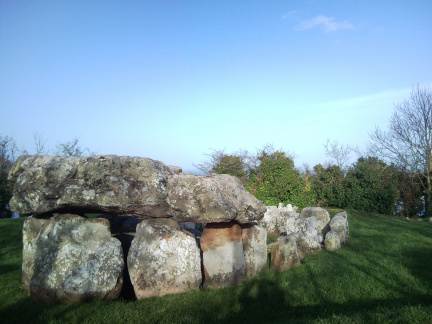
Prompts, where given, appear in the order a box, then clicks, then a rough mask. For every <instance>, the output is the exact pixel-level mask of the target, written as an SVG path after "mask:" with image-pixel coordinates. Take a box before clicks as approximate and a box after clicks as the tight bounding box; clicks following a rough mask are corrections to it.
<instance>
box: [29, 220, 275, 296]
mask: <svg viewBox="0 0 432 324" xmlns="http://www.w3.org/2000/svg"><path fill="white" fill-rule="evenodd" d="M129 234H130V233H123V234H120V235H117V237H116V236H115V235H112V234H111V231H110V223H109V221H108V220H107V219H103V218H85V217H82V216H78V215H72V214H59V215H56V216H54V217H51V218H49V219H40V218H35V217H31V216H30V217H28V218H27V219H26V221H25V222H24V227H23V244H24V249H23V282H24V285H25V287H26V288H27V289H29V290H30V294H31V297H32V298H33V299H34V300H36V301H39V302H44V303H54V302H60V303H68V302H82V301H87V300H95V299H98V300H102V299H114V298H117V297H118V296H119V295H120V292H121V290H122V286H123V281H124V279H125V278H129V277H130V281H131V282H132V285H133V289H134V292H135V296H136V297H137V298H147V297H151V296H163V295H165V294H172V293H180V292H184V291H187V290H190V289H199V288H200V287H202V286H204V287H206V288H219V287H225V286H228V285H232V284H235V283H238V282H240V281H241V280H243V279H245V278H247V277H252V276H255V275H256V274H258V273H260V272H261V271H263V270H264V269H266V265H267V247H266V240H267V233H266V230H265V229H264V228H262V227H260V226H257V225H255V224H253V223H251V224H241V225H240V224H238V223H236V222H229V223H212V224H207V226H206V227H205V229H204V231H203V233H202V236H201V241H200V244H198V242H197V240H196V238H195V236H194V235H193V234H191V233H189V232H188V231H185V230H183V229H181V228H180V227H179V225H178V223H177V222H176V221H174V220H172V219H167V218H160V219H146V220H143V221H142V222H140V223H139V224H138V225H137V229H136V234H134V235H132V236H131V235H129ZM128 235H129V236H131V237H133V240H132V242H131V245H130V249H129V251H127V248H125V247H126V245H127V244H125V243H124V239H125V237H127V236H128ZM121 241H122V242H123V246H122V243H121ZM126 256H127V257H126Z"/></svg>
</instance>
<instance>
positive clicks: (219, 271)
mask: <svg viewBox="0 0 432 324" xmlns="http://www.w3.org/2000/svg"><path fill="white" fill-rule="evenodd" d="M201 250H202V252H203V265H204V276H205V279H204V287H206V288H220V287H228V286H230V285H233V284H237V283H239V282H241V281H242V280H243V279H244V278H245V277H246V260H245V257H244V253H243V242H242V231H241V227H240V225H238V224H236V223H235V222H230V223H209V224H207V226H206V227H205V229H204V231H203V233H202V236H201Z"/></svg>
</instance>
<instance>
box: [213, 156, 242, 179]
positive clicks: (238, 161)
mask: <svg viewBox="0 0 432 324" xmlns="http://www.w3.org/2000/svg"><path fill="white" fill-rule="evenodd" d="M246 169H247V167H246V164H245V162H244V161H243V159H242V158H241V157H240V156H238V155H226V154H224V155H223V156H222V157H221V158H220V159H219V161H217V163H216V164H215V165H214V166H213V167H212V169H211V172H212V173H218V174H229V175H232V176H235V177H238V178H239V179H242V178H243V177H245V176H246V175H247V172H246Z"/></svg>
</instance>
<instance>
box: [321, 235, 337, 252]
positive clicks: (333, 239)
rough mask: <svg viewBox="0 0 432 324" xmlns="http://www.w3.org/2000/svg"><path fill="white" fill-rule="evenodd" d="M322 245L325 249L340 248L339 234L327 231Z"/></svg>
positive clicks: (333, 249) (334, 249)
mask: <svg viewBox="0 0 432 324" xmlns="http://www.w3.org/2000/svg"><path fill="white" fill-rule="evenodd" d="M324 245H325V249H326V250H327V251H336V250H339V249H340V248H341V242H340V238H339V234H338V233H337V232H335V231H330V232H327V234H326V237H325V241H324Z"/></svg>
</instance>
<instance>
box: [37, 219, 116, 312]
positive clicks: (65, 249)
mask: <svg viewBox="0 0 432 324" xmlns="http://www.w3.org/2000/svg"><path fill="white" fill-rule="evenodd" d="M123 265H124V261H123V252H122V248H121V243H120V241H119V240H117V239H116V238H113V237H111V233H110V228H109V222H108V221H107V220H105V219H97V218H92V219H87V218H84V217H81V216H78V215H70V214H63V215H57V216H55V217H52V218H51V219H49V220H48V221H47V222H46V223H45V224H44V225H43V227H42V228H41V230H40V232H39V234H38V236H37V239H36V251H35V258H34V274H33V276H32V278H31V281H30V295H31V297H32V298H33V299H34V300H36V301H39V302H43V303H56V302H58V303H71V302H83V301H90V300H102V299H115V298H117V297H118V296H119V294H120V291H121V289H122V282H123Z"/></svg>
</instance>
